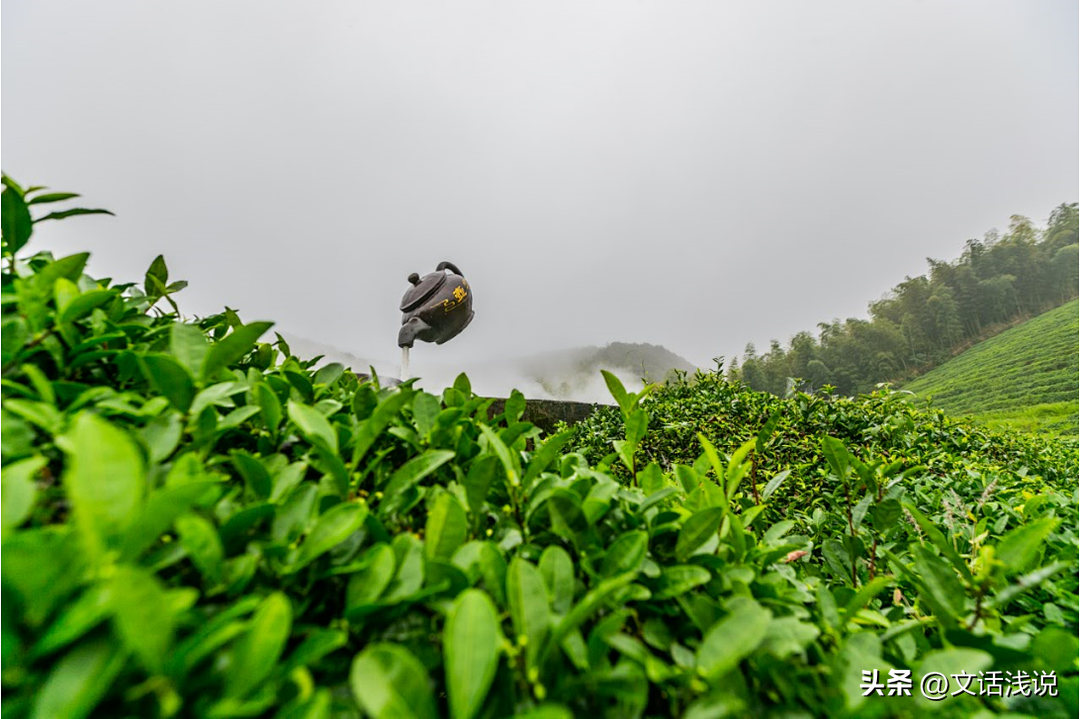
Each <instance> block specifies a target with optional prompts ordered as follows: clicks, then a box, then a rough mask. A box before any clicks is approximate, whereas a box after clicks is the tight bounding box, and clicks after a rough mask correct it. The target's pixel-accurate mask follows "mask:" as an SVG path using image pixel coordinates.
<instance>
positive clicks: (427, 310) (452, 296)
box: [398, 262, 473, 347]
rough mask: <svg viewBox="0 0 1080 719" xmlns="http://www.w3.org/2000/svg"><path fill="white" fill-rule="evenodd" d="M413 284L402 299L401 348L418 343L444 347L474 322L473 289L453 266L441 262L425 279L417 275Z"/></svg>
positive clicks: (412, 281)
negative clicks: (443, 344)
mask: <svg viewBox="0 0 1080 719" xmlns="http://www.w3.org/2000/svg"><path fill="white" fill-rule="evenodd" d="M446 270H449V273H448V272H446ZM409 283H410V284H412V287H410V288H409V291H408V292H406V293H405V296H404V297H403V298H402V299H401V311H402V312H403V313H404V315H403V316H402V318H401V331H400V332H398V347H412V346H413V342H414V341H416V340H420V341H421V342H434V343H435V344H439V345H441V344H442V343H443V342H448V341H449V340H452V339H453V338H454V337H457V336H458V334H460V333H461V331H462V330H463V329H465V328H466V327H468V326H469V323H470V322H472V318H473V309H472V290H471V289H470V288H469V283H468V282H466V281H465V278H464V277H463V276H462V274H461V270H459V269H458V268H457V267H456V266H455V265H454V264H453V263H451V262H440V263H439V266H438V267H436V268H435V271H434V272H432V273H431V274H429V275H424V276H423V277H420V275H418V274H416V273H415V272H414V273H412V274H411V275H409Z"/></svg>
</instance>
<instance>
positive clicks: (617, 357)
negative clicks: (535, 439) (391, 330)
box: [282, 333, 695, 403]
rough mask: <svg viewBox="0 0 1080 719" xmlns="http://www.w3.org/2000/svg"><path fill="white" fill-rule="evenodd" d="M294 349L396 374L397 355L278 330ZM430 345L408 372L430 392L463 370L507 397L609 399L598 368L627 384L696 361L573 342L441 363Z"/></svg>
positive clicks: (652, 350) (419, 350) (651, 350)
mask: <svg viewBox="0 0 1080 719" xmlns="http://www.w3.org/2000/svg"><path fill="white" fill-rule="evenodd" d="M282 336H283V337H284V338H285V340H286V341H287V342H288V343H289V347H290V348H291V349H292V351H293V354H295V355H296V356H297V357H300V358H302V359H308V358H312V357H316V356H318V355H323V357H324V359H323V360H321V361H320V364H325V363H328V362H340V363H342V364H343V365H345V366H346V367H351V368H352V369H353V370H354V371H355V372H367V371H368V368H369V367H373V368H374V369H375V371H376V372H377V373H378V374H379V376H381V377H394V378H396V377H398V376H399V373H400V368H401V365H400V360H399V361H398V362H395V361H394V360H393V359H390V358H388V357H377V358H373V357H364V356H361V355H360V354H357V353H352V352H348V351H345V350H342V349H340V348H337V347H333V346H331V345H327V344H323V343H321V342H316V341H314V340H310V339H307V338H304V337H300V336H297V335H292V334H288V333H282ZM434 354H437V350H434V349H433V347H432V346H430V345H421V344H418V345H417V347H416V348H414V350H413V352H412V357H411V361H410V370H411V371H410V375H411V376H413V377H419V378H420V379H419V382H418V384H419V385H420V386H421V387H423V388H424V389H426V390H428V391H431V392H439V391H441V390H442V389H443V388H444V387H447V386H449V385H451V384H452V383H453V381H454V378H455V377H457V375H458V374H459V373H461V372H465V373H466V374H467V375H468V376H469V380H470V381H471V382H472V386H473V389H474V391H476V393H477V394H481V395H487V396H491V397H506V396H508V395H509V394H510V391H511V390H514V389H517V390H519V391H521V392H522V393H523V394H524V395H525V396H526V397H528V398H530V399H567V400H575V401H578V402H604V403H608V402H610V401H611V394H610V393H609V392H608V390H607V386H606V385H605V384H604V379H603V377H602V376H601V374H600V370H601V369H606V370H608V371H609V372H612V373H614V374H615V375H616V376H618V377H619V379H621V380H622V382H623V384H624V385H626V386H627V387H628V388H633V387H639V386H641V384H642V383H643V382H659V381H663V380H664V379H666V378H667V377H668V376H669V375H670V373H671V372H672V371H675V370H678V371H682V372H693V371H694V369H695V366H694V365H693V364H692V363H690V362H689V361H687V360H686V359H684V358H683V357H680V356H679V355H677V354H675V353H674V352H671V351H670V350H668V349H666V348H664V347H661V346H659V345H651V344H643V343H628V342H612V343H610V344H608V345H605V346H604V347H576V348H572V349H563V350H551V351H548V352H543V353H539V354H533V355H526V356H521V357H510V358H493V359H490V360H481V361H471V362H470V361H464V362H455V363H454V364H453V365H451V364H449V363H440V362H438V361H437V360H434V359H432V355H434Z"/></svg>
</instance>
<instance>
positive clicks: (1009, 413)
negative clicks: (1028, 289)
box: [904, 300, 1080, 437]
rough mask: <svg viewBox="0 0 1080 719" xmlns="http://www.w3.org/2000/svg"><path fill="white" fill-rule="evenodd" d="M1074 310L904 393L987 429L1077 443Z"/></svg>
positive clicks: (1079, 364) (1040, 321) (997, 342)
mask: <svg viewBox="0 0 1080 719" xmlns="http://www.w3.org/2000/svg"><path fill="white" fill-rule="evenodd" d="M1078 311H1080V305H1078V303H1077V301H1076V300H1074V301H1072V302H1069V303H1067V304H1065V305H1062V306H1061V307H1058V308H1056V309H1053V310H1050V311H1049V312H1045V313H1043V314H1041V315H1039V316H1037V317H1033V318H1032V319H1030V320H1028V321H1027V322H1024V323H1023V324H1021V325H1018V326H1016V327H1013V328H1011V329H1008V330H1006V331H1005V332H1002V333H1001V334H999V335H997V336H996V337H993V338H991V339H989V340H986V341H985V342H981V343H979V344H977V345H975V346H974V347H972V348H971V349H969V350H967V351H965V352H964V353H963V354H961V355H959V356H957V357H955V358H953V359H952V360H950V361H948V362H946V363H945V364H943V365H942V366H940V367H937V368H936V369H934V370H932V371H931V372H928V373H927V374H925V375H923V376H922V377H920V378H919V379H917V380H915V381H914V382H911V383H909V384H907V385H906V386H905V387H904V389H907V390H910V391H912V392H914V393H915V394H916V395H917V396H918V397H920V398H929V399H930V400H931V401H932V402H933V405H934V406H935V407H940V408H941V409H943V410H945V411H946V412H948V413H949V414H952V415H957V416H959V415H971V416H972V417H974V418H975V419H976V420H977V421H978V422H980V423H984V424H989V425H991V426H1011V427H1015V428H1018V429H1024V430H1028V431H1038V432H1045V433H1050V434H1061V435H1068V436H1071V437H1075V436H1076V435H1077V432H1078V429H1080V427H1078V423H1077V393H1078V391H1080V382H1078V377H1080V350H1078V346H1080V315H1078Z"/></svg>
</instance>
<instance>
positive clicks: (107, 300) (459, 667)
mask: <svg viewBox="0 0 1080 719" xmlns="http://www.w3.org/2000/svg"><path fill="white" fill-rule="evenodd" d="M40 193H41V189H40V188H29V189H26V190H23V189H22V188H20V187H19V186H18V185H16V184H15V183H14V182H12V181H11V180H9V179H7V178H5V189H4V192H3V241H4V248H3V249H4V257H5V267H4V271H3V275H2V280H3V284H2V291H3V320H2V321H3V346H2V358H0V362H2V372H3V379H2V392H3V394H2V396H3V400H2V420H0V428H2V434H3V436H2V445H0V448H2V459H3V522H2V531H3V535H2V536H3V544H2V554H3V563H2V567H0V576H2V593H3V596H2V598H3V615H2V617H3V622H2V649H3V656H2V660H3V674H2V678H3V706H2V709H3V711H4V712H8V713H9V716H11V717H20V716H29V717H85V716H109V717H112V716H138V717H155V716H161V717H171V716H200V717H262V716H273V717H282V718H286V717H289V718H291V717H305V718H316V717H355V716H373V717H435V716H451V717H456V718H463V719H464V718H471V717H503V716H510V715H519V716H530V717H551V718H554V717H572V716H588V715H595V716H610V717H635V716H687V717H721V716H785V717H795V716H807V717H809V716H822V715H829V716H921V715H922V714H924V713H926V712H928V711H935V712H937V713H938V714H939V715H940V716H970V715H974V714H979V713H983V714H992V713H999V712H1004V711H1012V712H1014V713H1016V712H1018V713H1027V714H1031V715H1039V716H1044V717H1045V716H1053V715H1062V716H1065V715H1069V714H1071V713H1072V712H1073V711H1075V706H1076V697H1077V678H1076V674H1077V641H1076V633H1077V579H1076V576H1077V575H1076V572H1077V510H1076V503H1077V497H1076V487H1075V466H1076V461H1075V456H1074V455H1069V454H1067V453H1063V452H1060V451H1058V450H1057V449H1056V448H1055V447H1054V446H1052V445H1049V444H1046V443H1039V442H1037V441H1035V440H1026V439H1020V438H1017V437H1012V436H1008V435H994V434H989V433H985V432H983V431H982V430H977V429H974V428H971V427H968V426H967V425H963V424H959V423H952V422H949V421H948V420H945V419H944V418H942V417H941V416H940V415H937V414H925V413H922V414H921V413H919V412H917V411H915V410H913V409H911V408H910V407H908V406H906V405H904V404H902V403H898V402H895V401H893V400H892V399H891V398H890V397H889V396H888V395H885V394H880V395H875V396H874V397H871V398H867V399H864V400H857V401H844V400H831V399H827V398H820V397H808V396H802V397H799V398H796V399H795V400H792V401H791V403H790V404H787V405H783V406H782V407H781V406H773V404H771V403H774V402H776V400H773V399H768V400H766V399H764V398H763V397H762V396H760V395H757V394H755V393H749V392H745V391H743V390H741V389H740V388H738V387H733V386H730V385H727V384H725V383H722V381H721V380H718V379H716V378H711V377H710V376H702V377H699V378H698V381H697V382H693V383H684V384H681V385H675V386H672V387H670V388H666V389H661V390H658V391H657V392H655V393H653V394H649V393H648V392H642V393H636V394H635V393H632V392H627V391H626V389H625V388H623V387H622V386H621V385H620V384H619V383H618V382H617V380H615V379H614V378H612V377H609V378H608V379H609V385H610V386H611V388H612V391H613V394H614V395H615V398H616V400H617V401H618V403H619V407H618V409H617V410H613V411H612V412H610V413H601V414H599V415H597V416H595V417H593V418H591V419H590V420H588V421H587V422H586V423H585V424H583V425H581V426H579V427H578V428H575V429H571V430H566V431H563V432H560V433H558V434H555V435H554V436H549V437H545V436H543V435H542V433H541V432H540V431H539V430H538V429H537V428H535V427H533V426H532V425H531V424H529V423H526V422H522V421H521V416H522V413H523V411H524V400H523V398H522V397H521V396H520V394H516V393H515V394H514V396H512V397H511V398H510V399H509V400H508V401H507V403H506V409H505V411H504V412H503V413H502V414H500V415H498V416H495V417H491V418H489V406H490V402H491V400H484V399H481V398H479V397H476V396H475V395H474V394H473V392H472V391H471V387H470V385H469V381H468V379H467V378H466V377H464V376H461V377H459V378H458V379H457V381H456V382H455V383H454V386H453V387H449V388H447V389H446V390H444V391H443V392H442V393H441V395H433V394H429V393H426V392H422V391H419V390H417V389H416V388H415V387H413V386H412V384H411V383H405V384H402V385H399V386H396V387H382V386H380V384H379V382H378V378H377V377H376V378H372V379H371V380H367V379H362V378H360V377H358V376H357V375H356V374H354V373H352V372H351V371H349V370H347V369H345V368H344V367H342V366H341V365H338V364H328V365H325V366H322V367H318V368H317V359H316V360H301V359H299V358H297V357H294V356H292V353H291V352H290V349H289V347H288V345H287V344H286V343H285V342H284V341H282V340H281V339H280V337H279V338H278V339H277V341H276V342H273V343H267V342H264V341H262V338H263V336H264V334H265V333H266V332H267V330H268V329H269V327H270V325H269V323H263V322H252V323H243V322H242V321H241V320H240V318H239V317H237V315H236V313H234V312H232V311H230V310H226V311H225V312H223V313H221V314H218V315H214V316H211V317H206V318H202V319H188V318H184V317H183V316H182V315H181V314H180V312H179V310H178V308H177V306H176V305H175V303H174V299H173V296H172V295H173V294H174V293H175V292H177V291H179V290H180V289H182V288H183V284H184V283H182V282H170V279H169V276H168V271H167V268H166V265H165V263H164V261H163V260H162V259H161V258H159V259H158V260H156V261H155V262H154V263H153V265H152V266H151V267H150V269H149V271H148V272H147V274H146V277H145V279H144V282H143V283H142V284H141V286H140V285H135V284H114V283H113V282H111V281H109V280H95V279H93V278H91V277H89V276H87V275H86V274H85V273H84V267H85V263H86V259H87V256H86V255H85V254H80V255H74V256H71V257H64V258H60V259H54V258H53V257H52V256H50V255H49V254H47V253H37V254H34V255H30V256H26V257H21V256H19V255H18V253H19V252H20V251H21V250H22V249H23V247H24V246H25V245H26V243H27V241H28V240H29V239H30V235H31V232H32V229H33V222H34V221H33V219H32V217H31V214H32V211H33V209H34V206H35V205H36V204H40V203H43V202H47V201H49V200H42V199H40V198H42V197H59V198H60V199H70V197H71V196H70V195H66V194H65V195H61V193H54V194H53V195H51V196H50V195H43V194H40ZM56 201H59V200H56ZM85 212H87V211H85V210H84V211H83V213H85ZM56 214H62V213H54V217H53V219H63V218H62V217H56V216H55V215H56ZM73 214H74V213H73ZM41 219H44V218H41ZM676 410H678V411H679V412H683V411H684V410H685V413H684V414H678V413H676ZM778 410H779V411H778ZM665 412H670V413H671V414H669V415H666V414H665ZM699 435H700V436H699ZM571 450H577V451H571ZM871 670H878V671H879V672H881V674H882V676H883V677H885V676H887V675H888V672H889V670H910V671H911V672H912V677H913V680H914V686H915V692H914V693H913V695H912V696H877V695H876V694H872V695H871V696H863V694H864V690H863V689H862V687H861V684H862V683H863V681H864V677H863V672H868V671H871ZM931 671H940V672H945V673H950V672H953V673H955V672H960V671H967V672H972V673H975V674H978V672H980V671H987V672H989V671H1000V672H1003V676H1004V672H1015V671H1025V672H1042V671H1045V672H1050V671H1053V672H1056V673H1057V674H1056V676H1057V685H1056V688H1055V691H1056V693H1057V696H1049V694H1050V692H1049V691H1042V690H1040V691H1038V692H1036V691H1033V690H1030V688H1029V691H1028V692H1027V695H1026V696H1025V695H1023V694H1017V695H1015V696H1001V697H976V696H971V695H966V694H961V695H958V696H956V697H950V698H948V699H946V700H945V701H942V702H932V701H929V700H926V699H923V698H921V697H920V696H918V686H919V678H920V677H921V676H923V675H924V674H925V673H927V672H931ZM883 681H884V679H883ZM1038 686H1039V685H1038V683H1037V682H1036V687H1038ZM1043 689H1045V687H1043Z"/></svg>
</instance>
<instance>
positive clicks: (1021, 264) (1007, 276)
mask: <svg viewBox="0 0 1080 719" xmlns="http://www.w3.org/2000/svg"><path fill="white" fill-rule="evenodd" d="M1078 225H1080V223H1078V220H1077V203H1075V202H1074V203H1072V204H1068V205H1065V204H1063V205H1060V206H1059V207H1057V208H1056V209H1055V210H1054V211H1053V212H1052V213H1051V214H1050V218H1049V221H1048V222H1047V226H1046V227H1045V228H1038V227H1036V226H1035V225H1034V224H1032V222H1031V220H1029V219H1028V218H1026V217H1022V216H1020V215H1013V217H1012V219H1011V221H1010V223H1009V229H1008V231H1007V232H1006V233H1005V234H1004V235H998V234H997V233H996V232H989V233H987V235H986V237H985V238H984V239H983V240H982V241H979V240H968V242H967V243H966V245H965V247H964V250H963V253H962V254H961V255H960V257H959V259H957V260H955V261H952V262H945V261H941V260H934V259H928V262H929V265H930V269H929V272H927V273H926V274H925V275H920V276H918V277H908V278H907V279H905V280H904V281H903V282H901V283H900V284H898V285H897V286H896V287H894V288H893V289H892V290H891V291H890V292H889V293H888V294H887V295H886V296H885V297H884V298H883V299H881V300H878V301H876V302H872V303H870V308H869V312H870V318H869V319H855V318H850V319H848V320H846V321H843V322H841V321H839V320H834V321H832V322H823V323H821V324H819V325H818V333H817V336H815V335H814V334H813V333H812V332H800V333H799V334H797V335H795V336H794V337H793V338H792V339H791V341H790V343H789V344H788V347H787V348H784V347H782V346H781V344H780V343H779V342H778V341H776V340H773V342H772V343H771V346H770V348H769V351H768V352H766V353H765V354H763V355H758V354H757V353H756V351H755V349H754V347H753V345H747V348H746V353H745V354H744V356H743V358H742V363H741V366H740V365H739V363H738V362H735V363H733V364H732V366H731V367H730V368H729V374H730V375H732V376H734V377H739V378H740V379H742V381H743V382H744V383H745V384H747V385H749V386H750V387H752V388H753V389H757V390H764V391H768V392H772V393H774V394H779V395H783V394H785V393H786V392H787V391H788V389H789V387H791V386H792V385H793V383H792V381H791V380H790V379H789V378H796V379H797V380H799V387H800V388H801V389H806V390H816V389H819V388H821V387H822V386H825V385H831V386H833V387H835V389H836V391H838V392H840V393H842V394H848V395H850V394H857V393H862V392H867V391H870V390H872V389H873V387H874V385H875V384H877V383H879V382H896V383H899V382H903V381H906V380H909V379H912V378H914V377H916V376H918V375H920V374H922V373H924V372H927V371H929V370H930V369H932V368H934V367H936V366H938V365H940V364H942V363H943V362H945V361H947V360H948V359H949V358H951V357H953V356H955V355H957V354H959V353H960V352H962V351H963V350H965V349H967V348H968V347H970V346H972V345H974V344H976V343H977V342H980V341H982V340H984V339H987V338H989V337H992V336H994V335H996V334H998V333H999V332H1001V331H1003V330H1005V329H1007V328H1008V327H1010V326H1012V325H1015V324H1017V323H1019V322H1022V321H1024V320H1026V319H1029V318H1031V317H1034V316H1036V315H1038V314H1041V313H1042V312H1045V311H1046V310H1049V309H1052V308H1054V307H1057V306H1060V305H1062V304H1064V303H1066V302H1068V301H1069V300H1071V299H1073V298H1075V297H1076V296H1077V283H1078V281H1080V272H1078V261H1080V247H1078V245H1077V240H1078V232H1077V230H1078Z"/></svg>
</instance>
